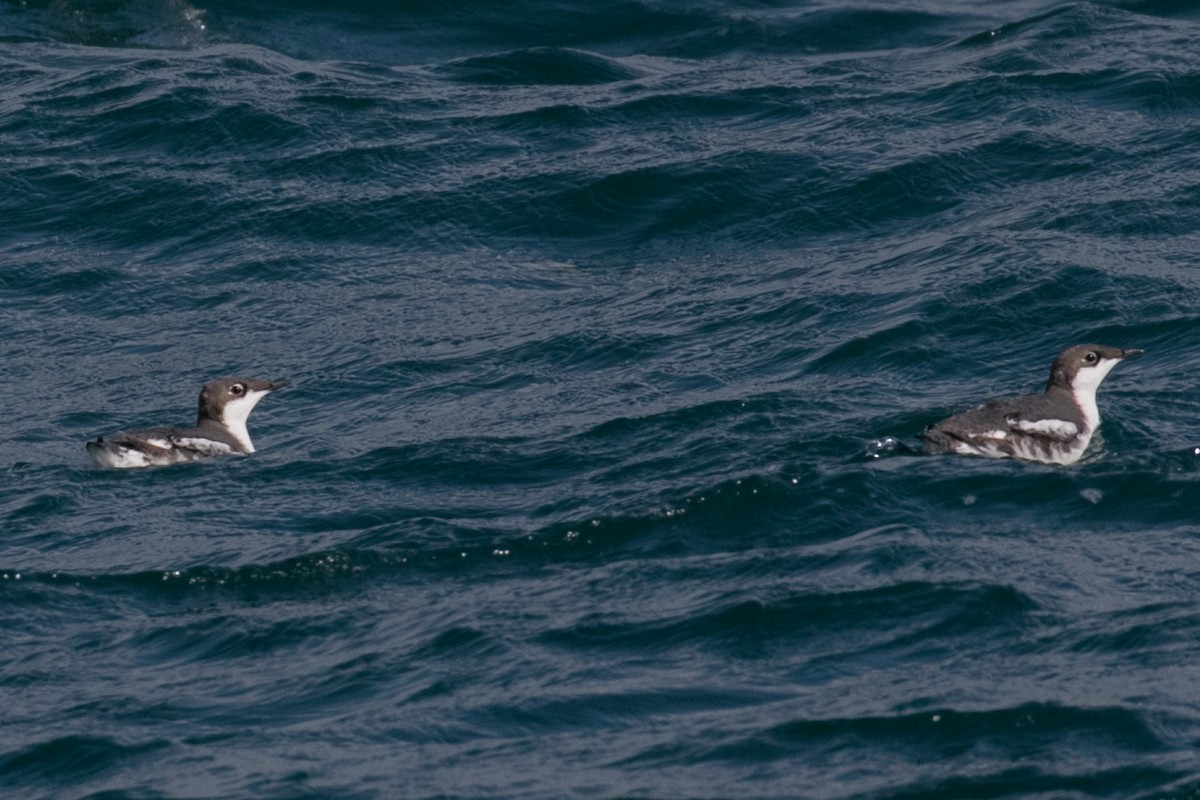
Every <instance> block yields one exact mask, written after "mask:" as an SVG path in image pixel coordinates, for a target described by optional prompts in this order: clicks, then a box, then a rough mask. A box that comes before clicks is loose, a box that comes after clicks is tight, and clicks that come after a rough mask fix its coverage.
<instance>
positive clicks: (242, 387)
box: [229, 354, 1090, 397]
mask: <svg viewBox="0 0 1200 800" xmlns="http://www.w3.org/2000/svg"><path fill="white" fill-rule="evenodd" d="M1089 355H1090V354H1089ZM229 393H230V394H231V395H233V396H235V397H241V396H242V395H244V394H245V393H246V384H244V383H235V384H234V385H233V386H230V387H229Z"/></svg>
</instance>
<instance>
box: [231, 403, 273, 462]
mask: <svg viewBox="0 0 1200 800" xmlns="http://www.w3.org/2000/svg"><path fill="white" fill-rule="evenodd" d="M268 394H270V392H261V391H257V392H256V391H254V390H248V391H247V392H246V393H245V394H244V395H242V396H241V397H235V398H233V399H232V400H230V401H229V402H227V403H226V404H225V409H224V412H223V414H222V416H221V424H222V425H224V426H225V428H226V430H228V431H229V435H230V436H232V437H233V438H235V439H237V440H238V442H239V443H240V444H241V445H242V447H244V448H246V452H247V453H253V452H254V443H253V442H251V441H250V432H249V431H248V430H246V420H247V419H249V418H250V412H251V411H253V410H254V407H255V406H256V405H258V401H259V400H262V399H263V398H264V397H266V396H267V395H268Z"/></svg>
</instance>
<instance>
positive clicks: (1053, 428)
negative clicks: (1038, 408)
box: [1014, 419, 1079, 439]
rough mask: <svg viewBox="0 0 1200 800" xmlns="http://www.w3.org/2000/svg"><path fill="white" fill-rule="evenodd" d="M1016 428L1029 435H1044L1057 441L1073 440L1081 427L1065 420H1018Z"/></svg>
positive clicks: (1015, 423)
mask: <svg viewBox="0 0 1200 800" xmlns="http://www.w3.org/2000/svg"><path fill="white" fill-rule="evenodd" d="M1014 427H1016V428H1018V429H1019V430H1022V431H1026V432H1028V433H1044V434H1046V435H1047V436H1053V437H1054V438H1055V439H1071V438H1074V437H1075V436H1076V435H1078V433H1079V426H1077V425H1076V424H1075V423H1074V422H1069V421H1068V420H1065V419H1035V420H1028V419H1018V420H1015V422H1014Z"/></svg>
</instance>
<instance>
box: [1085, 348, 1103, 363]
mask: <svg viewBox="0 0 1200 800" xmlns="http://www.w3.org/2000/svg"><path fill="white" fill-rule="evenodd" d="M1083 360H1084V361H1086V362H1087V363H1089V364H1095V363H1096V362H1097V361H1099V360H1100V354H1099V353H1097V352H1096V351H1095V350H1088V353H1087V355H1086V356H1084V357H1083Z"/></svg>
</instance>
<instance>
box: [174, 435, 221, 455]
mask: <svg viewBox="0 0 1200 800" xmlns="http://www.w3.org/2000/svg"><path fill="white" fill-rule="evenodd" d="M174 443H175V446H176V447H180V448H183V449H185V450H191V451H193V452H195V453H196V454H197V455H205V456H224V455H229V454H230V453H232V452H233V448H232V447H230V446H229V445H227V444H225V443H224V442H214V441H213V440H212V439H196V438H193V437H190V436H180V437H179V438H177V439H176V440H175V442H174Z"/></svg>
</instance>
